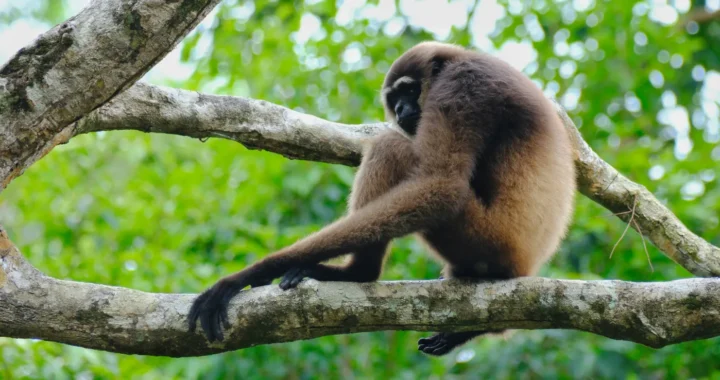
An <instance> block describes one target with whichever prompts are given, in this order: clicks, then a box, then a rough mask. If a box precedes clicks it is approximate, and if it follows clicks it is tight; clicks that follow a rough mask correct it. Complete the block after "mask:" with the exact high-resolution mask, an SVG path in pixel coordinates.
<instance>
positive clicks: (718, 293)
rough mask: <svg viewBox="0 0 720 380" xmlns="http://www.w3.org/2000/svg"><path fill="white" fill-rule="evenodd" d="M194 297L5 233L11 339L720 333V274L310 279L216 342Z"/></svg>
mask: <svg viewBox="0 0 720 380" xmlns="http://www.w3.org/2000/svg"><path fill="white" fill-rule="evenodd" d="M193 297H194V295H190V294H154V293H145V292H140V291H137V290H131V289H124V288H119V287H111V286H105V285H96V284H89V283H79V282H72V281H61V280H56V279H53V278H50V277H47V276H44V275H43V274H42V273H40V272H38V271H37V270H35V269H34V268H33V267H32V266H30V264H28V263H27V262H26V261H25V260H24V259H23V257H22V256H21V255H20V253H19V252H18V250H17V248H15V247H14V246H13V245H12V244H11V243H10V241H9V240H7V236H6V235H4V234H3V233H0V305H2V307H0V336H5V337H12V338H35V339H42V340H48V341H55V342H61V343H66V344H71V345H76V346H82V347H87V348H92V349H99V350H105V351H112V352H119V353H124V354H141V355H159V356H175V357H180V356H201V355H209V354H214V353H218V352H223V351H232V350H237V349H241V348H245V347H251V346H256V345H261V344H271V343H281V342H290V341H296V340H304V339H312V338H317V337H321V336H326V335H337V334H348V333H358V332H368V331H386V330H413V331H448V332H450V331H468V330H478V329H488V330H495V329H550V328H553V329H573V330H580V331H587V332H591V333H595V334H598V335H603V336H606V337H609V338H613V339H621V340H627V341H633V342H637V343H641V344H644V345H647V346H650V347H655V348H659V347H663V346H666V345H669V344H674V343H679V342H685V341H690V340H695V339H703V338H710V337H714V336H718V335H720V280H717V279H687V280H677V281H670V282H661V283H632V282H624V281H572V280H554V279H547V278H540V277H526V278H520V279H515V280H510V281H497V282H485V283H463V282H460V281H457V280H445V281H394V282H376V283H364V284H360V283H349V282H335V283H333V282H324V283H320V282H317V281H314V280H306V281H305V282H303V283H301V284H300V285H299V286H298V288H296V289H293V290H288V291H282V290H280V288H279V287H278V286H277V285H269V286H264V287H260V288H254V289H251V290H247V291H244V292H241V293H240V294H239V295H238V296H237V297H235V298H234V299H233V300H232V302H231V305H230V313H229V314H230V323H231V324H232V326H233V327H232V329H231V330H230V331H229V332H228V333H227V334H226V338H225V341H224V342H223V343H214V344H210V343H208V342H207V340H205V338H204V336H203V335H201V334H200V333H199V332H198V333H190V332H188V330H187V322H186V316H187V312H188V310H189V309H190V305H191V302H192V300H193ZM408 349H412V348H411V347H409V348H408Z"/></svg>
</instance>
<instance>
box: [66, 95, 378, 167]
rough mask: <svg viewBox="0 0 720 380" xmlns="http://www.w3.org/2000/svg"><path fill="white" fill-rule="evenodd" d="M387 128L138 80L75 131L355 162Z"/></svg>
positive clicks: (81, 121)
mask: <svg viewBox="0 0 720 380" xmlns="http://www.w3.org/2000/svg"><path fill="white" fill-rule="evenodd" d="M383 128H385V126H384V124H382V123H377V124H371V125H348V124H339V123H333V122H330V121H326V120H323V119H320V118H318V117H315V116H311V115H306V114H303V113H300V112H296V111H293V110H290V109H288V108H285V107H282V106H278V105H275V104H273V103H269V102H266V101H262V100H254V99H247V98H241V97H232V96H219V95H206V94H201V93H197V92H193V91H185V90H178V89H173V88H167V87H159V86H152V85H148V84H144V83H137V84H135V85H134V86H133V87H131V88H130V89H128V90H127V91H125V92H124V93H122V94H120V95H118V97H117V98H116V99H114V100H113V101H111V102H110V103H108V104H107V106H105V107H102V108H99V109H98V110H96V111H95V112H93V113H91V114H90V115H88V116H87V117H86V118H84V119H82V120H80V121H79V122H78V123H77V124H76V125H75V126H74V127H73V130H72V134H74V135H77V134H81V133H87V132H97V131H109V130H120V129H132V130H138V131H144V132H155V133H170V134H176V135H183V136H190V137H195V138H200V139H205V138H210V137H220V138H226V139H230V140H233V141H237V142H239V143H241V144H243V145H244V146H246V147H248V148H250V149H263V150H269V151H272V152H275V153H279V154H282V155H284V156H286V157H289V158H301V159H305V160H313V161H324V162H332V163H340V164H347V165H357V164H359V163H360V153H361V149H362V147H361V145H362V141H363V139H365V138H367V137H369V136H371V135H373V134H375V133H377V132H379V131H380V130H381V129H383Z"/></svg>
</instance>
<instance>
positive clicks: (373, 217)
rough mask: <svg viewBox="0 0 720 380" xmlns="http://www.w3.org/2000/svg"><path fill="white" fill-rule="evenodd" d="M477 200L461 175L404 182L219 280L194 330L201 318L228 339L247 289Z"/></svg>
mask: <svg viewBox="0 0 720 380" xmlns="http://www.w3.org/2000/svg"><path fill="white" fill-rule="evenodd" d="M471 197H472V191H471V189H470V186H469V184H468V181H467V180H466V179H463V178H460V177H459V176H458V177H457V178H452V177H450V178H448V177H420V178H414V179H412V180H408V181H407V182H404V183H401V184H400V185H398V186H397V187H395V188H393V189H392V190H391V191H389V192H388V193H386V194H384V195H383V196H381V197H379V198H378V199H376V200H375V201H372V202H370V203H368V204H367V205H366V206H365V207H363V208H361V209H359V210H357V211H356V212H354V213H351V214H350V215H348V216H346V217H343V218H341V219H339V220H337V221H336V222H334V223H332V224H330V225H329V226H327V227H325V228H323V229H322V230H320V231H319V232H317V233H315V234H313V235H310V236H308V237H306V238H304V239H302V240H300V241H298V242H296V243H295V244H293V245H291V246H289V247H287V248H284V249H282V250H280V251H279V252H277V253H275V254H273V255H271V256H268V257H266V258H264V259H263V260H261V261H258V262H257V263H255V264H253V265H251V266H250V267H248V268H246V269H244V270H242V271H240V272H238V273H235V274H233V275H230V276H227V277H225V278H223V279H221V280H220V281H218V282H217V283H216V284H215V285H213V286H212V287H211V288H210V289H208V290H207V291H205V292H204V293H203V294H201V295H200V296H199V297H198V298H197V299H196V300H195V302H194V303H193V306H192V308H191V309H190V314H189V316H188V323H189V328H190V330H191V331H194V330H195V327H196V321H197V320H198V319H199V320H200V325H201V326H202V328H203V330H204V331H205V334H206V335H207V337H208V339H209V340H210V341H214V340H223V339H224V337H223V333H222V327H221V324H222V325H224V326H225V328H226V329H227V328H229V327H230V326H229V325H228V322H227V321H228V317H227V308H228V303H229V302H230V299H232V297H234V296H235V295H236V294H238V293H239V292H240V290H242V289H243V288H245V287H247V286H260V285H267V284H269V283H270V282H272V280H273V279H275V278H277V277H280V276H282V275H283V274H284V273H285V272H287V271H288V270H290V269H293V268H297V267H302V266H304V265H314V264H317V263H319V262H322V261H325V260H328V259H331V258H333V257H337V256H340V255H343V254H347V253H350V252H354V251H355V252H357V251H359V250H361V249H362V248H363V247H366V246H368V245H372V244H376V243H377V242H379V241H385V240H390V239H393V238H397V237H401V236H404V235H408V234H410V233H413V232H416V231H419V230H422V229H425V228H429V227H432V226H434V225H437V224H438V223H443V221H445V220H446V219H447V218H452V217H453V216H454V215H456V214H457V213H459V212H460V211H461V210H462V209H463V207H465V206H466V205H467V202H468V201H469V200H470V199H471Z"/></svg>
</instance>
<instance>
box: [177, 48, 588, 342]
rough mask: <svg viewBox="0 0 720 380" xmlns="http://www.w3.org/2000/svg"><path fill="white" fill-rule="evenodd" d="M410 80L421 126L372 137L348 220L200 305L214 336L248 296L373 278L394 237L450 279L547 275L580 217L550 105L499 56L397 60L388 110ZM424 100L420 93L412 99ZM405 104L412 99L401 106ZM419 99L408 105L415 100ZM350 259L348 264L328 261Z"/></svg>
mask: <svg viewBox="0 0 720 380" xmlns="http://www.w3.org/2000/svg"><path fill="white" fill-rule="evenodd" d="M403 77H407V78H405V79H403V80H401V81H400V82H407V83H413V82H414V83H419V87H420V88H421V92H420V93H419V94H417V96H415V97H413V98H412V99H411V102H414V101H417V104H418V106H419V111H420V118H419V120H417V122H416V123H408V124H402V128H403V129H405V131H404V134H405V136H403V135H402V134H401V133H398V132H397V131H394V130H391V131H387V132H385V133H382V134H380V135H379V136H377V137H375V138H374V139H373V141H372V144H371V146H370V147H369V149H368V150H367V152H366V153H365V154H364V156H363V161H362V163H361V166H360V169H359V171H358V173H357V176H356V180H355V183H354V185H353V192H352V196H351V199H350V207H349V208H350V212H349V214H348V215H347V216H345V217H343V218H341V219H339V220H338V221H336V222H334V223H332V224H330V225H329V226H327V227H325V228H323V229H322V230H320V231H318V232H317V233H315V234H312V235H310V236H308V237H306V238H305V239H302V240H300V241H298V242H297V243H295V244H293V245H291V246H289V247H287V248H284V249H282V250H281V251H280V252H277V253H275V254H273V255H271V256H268V257H266V258H264V259H263V260H261V261H259V262H257V263H255V264H253V265H251V266H250V267H248V268H247V269H245V270H243V271H241V272H239V273H236V274H234V275H231V276H228V277H226V278H224V279H222V280H220V281H219V282H218V283H217V284H216V285H214V286H213V287H212V288H210V289H209V290H208V291H206V292H205V293H203V294H202V295H201V296H200V297H199V298H198V299H197V300H196V302H195V304H194V305H193V309H192V310H191V313H190V326H191V329H194V326H195V320H196V319H199V320H200V322H201V324H202V327H203V329H204V330H205V331H206V333H207V334H208V338H209V339H210V340H214V339H215V338H217V339H222V331H221V327H220V321H226V319H227V318H226V315H225V314H226V312H227V302H229V300H230V299H231V298H232V297H233V296H234V295H235V294H237V292H239V291H240V290H241V289H242V288H244V287H246V286H248V285H250V286H259V285H264V284H268V283H270V282H271V281H272V280H273V279H274V278H277V277H279V276H282V275H283V274H285V277H284V278H283V280H282V281H281V283H280V286H281V287H282V288H283V289H288V288H292V287H294V286H296V285H297V284H298V283H299V282H300V281H301V280H302V278H304V277H311V278H315V279H318V280H326V281H332V280H335V281H374V280H376V279H377V278H378V277H379V276H380V273H381V271H382V264H383V261H384V257H385V254H386V251H387V247H388V245H389V244H390V242H391V240H392V239H394V238H398V237H401V236H405V235H408V234H412V233H418V234H419V235H420V236H421V237H422V239H424V240H425V241H426V242H427V243H428V244H429V245H430V246H431V247H432V248H433V249H434V251H435V252H436V254H437V255H438V256H439V257H440V258H442V259H443V260H444V261H445V262H446V263H447V270H446V276H452V277H466V278H479V279H507V278H512V277H519V276H529V275H534V274H536V273H537V271H538V270H539V268H540V267H541V265H542V264H543V263H545V262H546V261H547V260H548V259H549V258H550V257H551V256H552V254H553V253H554V252H555V250H556V249H557V247H558V245H559V244H560V241H561V239H562V238H563V236H564V234H565V232H566V229H567V226H568V224H569V221H570V216H571V213H572V207H573V199H574V194H575V172H574V166H573V160H572V150H571V145H570V141H569V139H568V136H567V134H566V132H565V131H564V127H563V125H562V122H561V120H560V119H559V117H558V116H557V115H556V113H555V111H554V108H553V106H552V104H551V103H550V102H549V101H548V100H547V99H546V98H545V96H544V95H543V94H542V92H541V91H540V90H539V89H538V88H537V87H536V86H535V85H534V84H533V83H532V82H531V81H530V80H529V79H528V78H527V77H526V76H524V75H523V74H522V73H520V72H519V71H517V70H515V69H514V68H512V67H511V66H510V65H508V64H507V63H505V62H503V61H501V60H499V59H497V58H494V57H492V56H489V55H484V54H478V53H474V52H471V51H468V50H465V49H462V48H460V47H457V46H453V45H446V44H438V43H423V44H420V45H417V46H415V47H414V48H412V49H410V50H409V51H407V52H406V53H405V54H404V55H403V56H401V57H400V58H399V59H398V60H397V61H396V62H395V63H393V65H392V67H391V68H390V72H389V73H388V75H387V77H386V79H385V83H384V85H383V104H384V106H385V113H386V115H387V117H388V119H389V120H390V121H396V115H395V111H394V109H393V107H392V106H390V105H389V104H388V103H389V100H388V99H390V97H394V98H393V99H396V98H397V96H399V95H403V96H405V95H407V94H398V93H397V92H402V91H404V90H402V88H403V87H402V86H400V82H398V83H397V84H398V86H395V87H394V86H393V85H394V84H396V82H397V81H398V79H399V78H403ZM413 96H414V95H413ZM403 99H405V98H403ZM407 99H410V98H407ZM348 253H352V255H351V260H350V261H349V263H348V264H347V265H345V266H341V267H338V266H329V265H323V264H320V262H322V261H326V260H328V259H331V258H334V257H337V256H341V255H344V254H348ZM481 333H485V332H480V331H477V332H467V333H440V334H437V335H436V336H434V337H431V338H429V339H423V340H421V341H420V349H421V350H422V351H424V352H426V353H429V354H435V355H440V354H444V353H447V352H449V351H450V350H451V349H452V348H454V347H456V346H458V345H460V344H462V343H464V342H466V341H467V340H469V339H471V338H472V337H474V336H476V335H479V334H481Z"/></svg>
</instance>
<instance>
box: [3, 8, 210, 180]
mask: <svg viewBox="0 0 720 380" xmlns="http://www.w3.org/2000/svg"><path fill="white" fill-rule="evenodd" d="M218 2H219V0H178V1H160V0H104V1H95V2H93V3H92V5H91V6H89V7H87V8H85V9H84V10H83V11H82V12H80V13H79V14H78V15H76V16H74V17H72V18H70V19H68V20H67V21H65V22H63V23H62V24H60V25H57V26H56V27H54V28H53V29H51V30H50V31H48V32H46V33H44V34H43V35H41V36H40V37H38V38H37V39H36V40H35V41H34V42H33V43H32V44H30V45H29V46H27V47H25V48H23V49H21V50H20V51H18V52H17V54H15V56H14V57H12V58H11V59H10V60H9V61H8V62H7V63H6V64H5V65H3V66H2V67H0V190H2V189H4V188H5V187H6V186H7V184H8V183H9V182H10V181H11V180H12V179H13V178H15V177H17V176H18V175H20V174H22V172H23V170H25V169H26V168H27V167H28V166H29V165H30V164H32V163H33V162H34V161H36V160H37V159H39V158H40V157H42V156H43V155H44V154H46V153H47V152H49V151H50V150H51V149H52V148H53V147H54V146H55V145H57V144H59V143H62V142H65V141H67V139H68V138H69V136H70V135H69V134H68V133H67V132H66V131H64V129H65V128H66V127H67V126H68V125H70V124H71V123H73V122H75V121H77V120H78V119H80V118H81V117H83V116H85V115H87V113H88V112H90V111H92V110H93V109H95V108H97V107H98V106H100V105H102V104H104V103H105V102H107V101H108V100H109V99H111V98H112V97H113V96H115V95H116V94H118V93H119V92H121V91H123V90H124V89H126V88H127V87H129V86H131V85H132V84H133V83H134V82H135V81H136V80H138V79H139V78H140V77H141V76H142V75H143V74H145V73H146V72H147V71H148V70H149V69H150V68H151V67H152V66H153V65H154V64H155V63H157V62H158V61H159V60H160V59H161V58H162V57H164V56H165V55H166V54H167V53H168V52H169V51H171V50H172V49H173V47H174V46H175V45H176V44H177V42H178V41H180V39H181V38H182V37H183V36H185V35H186V34H187V33H188V32H189V31H190V30H191V29H192V28H194V27H195V26H196V25H197V24H198V22H200V20H202V19H203V17H204V16H205V15H206V14H207V13H208V12H210V10H211V9H212V8H213V7H214V6H215V5H216V4H217V3H218Z"/></svg>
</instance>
